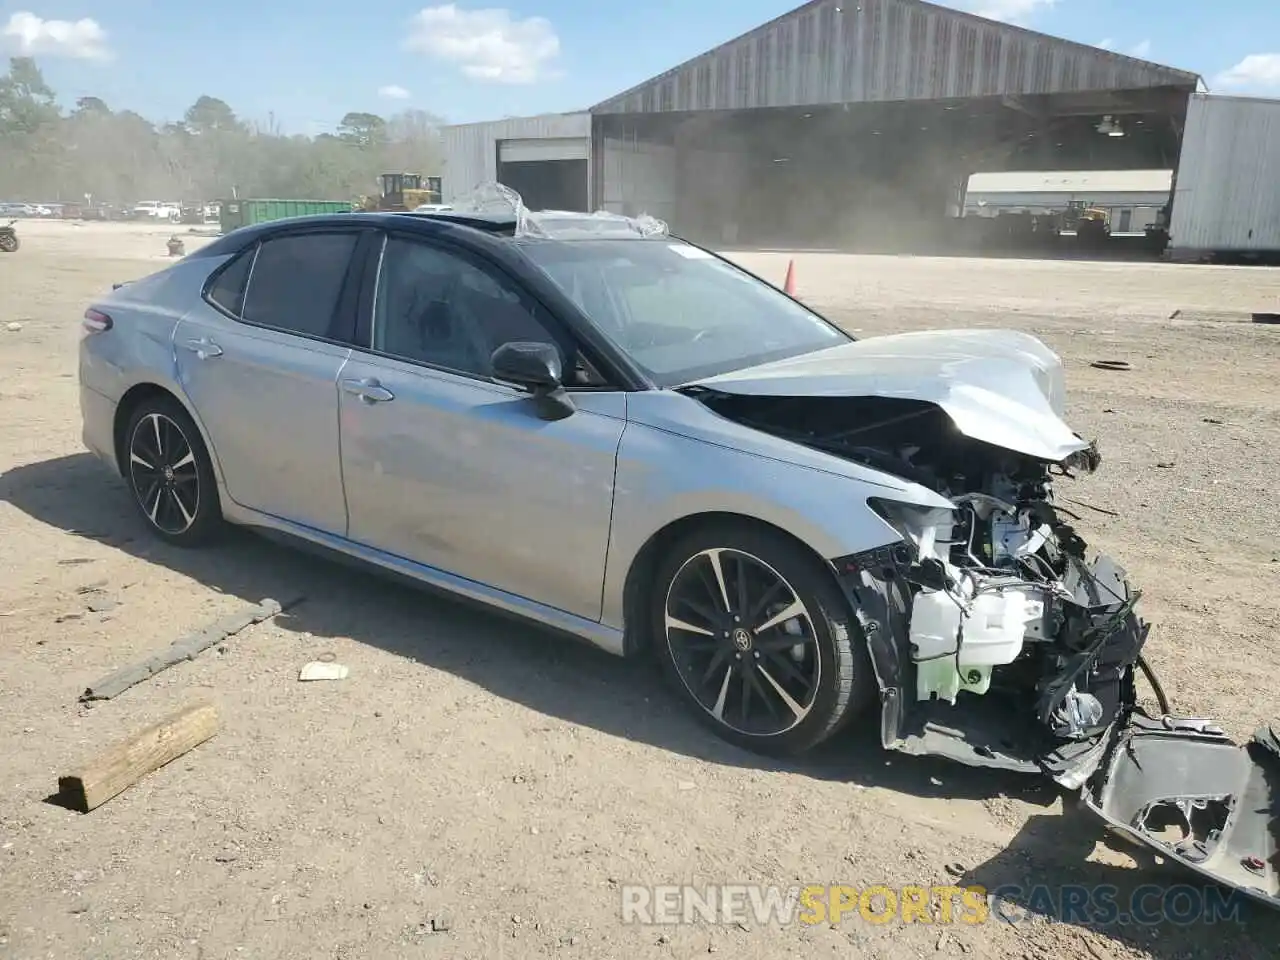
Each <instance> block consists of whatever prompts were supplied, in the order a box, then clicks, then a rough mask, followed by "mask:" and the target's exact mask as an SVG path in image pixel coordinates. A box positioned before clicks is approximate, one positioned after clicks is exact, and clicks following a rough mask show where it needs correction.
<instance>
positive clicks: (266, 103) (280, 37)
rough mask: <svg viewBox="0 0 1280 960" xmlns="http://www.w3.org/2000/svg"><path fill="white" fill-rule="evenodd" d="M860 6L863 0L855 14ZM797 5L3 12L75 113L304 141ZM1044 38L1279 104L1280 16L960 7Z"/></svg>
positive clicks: (1190, 3) (534, 3) (696, 2)
mask: <svg viewBox="0 0 1280 960" xmlns="http://www.w3.org/2000/svg"><path fill="white" fill-rule="evenodd" d="M848 2H849V3H856V2H857V0H848ZM796 5H797V2H796V0H734V2H733V3H728V2H724V0H719V2H708V0H680V2H677V0H648V2H645V3H638V2H636V0H614V2H606V3H599V2H594V3H593V2H587V0H489V2H478V3H471V2H458V3H454V4H445V5H436V6H432V5H430V4H426V5H424V3H423V0H417V2H413V0H407V2H405V0H373V2H370V3H365V4H348V3H339V2H337V0H332V2H325V0H319V2H317V0H265V2H264V0H218V2H215V3H193V4H190V5H187V4H184V3H182V2H181V0H178V2H176V3H166V2H163V0H0V51H3V52H4V53H7V54H14V53H23V52H26V53H31V54H33V55H35V56H36V58H37V60H38V62H39V63H40V65H41V67H42V69H43V70H44V71H45V75H46V77H47V78H48V80H49V82H50V84H51V85H52V86H53V87H54V88H55V89H56V90H57V91H58V93H59V95H60V98H61V99H62V100H63V101H64V102H66V103H68V104H70V103H72V102H74V100H75V98H76V97H79V96H83V95H86V94H92V95H95V96H99V97H102V98H103V99H104V100H106V101H107V103H108V104H109V105H110V106H112V107H113V108H116V109H126V108H127V109H132V110H136V111H138V112H139V113H141V114H143V115H144V116H147V117H148V118H150V119H153V120H157V121H159V120H167V119H176V118H178V117H180V116H181V115H182V113H183V111H184V110H185V109H186V107H187V106H188V105H190V104H191V102H192V101H194V100H195V99H196V97H198V96H200V95H201V94H209V95H211V96H216V97H220V98H222V99H223V100H226V101H227V102H228V103H230V104H231V106H232V107H233V108H234V109H235V110H236V111H237V112H238V113H239V114H241V115H242V116H245V117H248V118H251V119H255V120H259V121H265V120H267V119H268V118H269V117H274V119H275V121H276V122H277V123H279V124H280V125H281V127H282V128H283V129H284V130H286V131H288V132H300V133H316V132H320V131H323V130H331V129H333V127H334V125H336V123H337V121H338V120H339V118H341V116H342V115H343V114H344V113H345V112H347V111H348V110H369V111H373V112H378V113H383V114H387V113H393V112H396V111H397V110H400V109H404V108H418V109H424V110H429V111H431V112H433V113H437V114H440V115H442V116H444V117H445V118H446V119H447V120H449V121H452V122H468V121H473V120H487V119H493V118H497V117H501V116H509V115H515V116H519V115H524V114H531V113H541V112H547V111H559V110H575V109H579V108H583V107H588V106H590V105H591V104H593V103H596V102H599V101H600V100H603V99H605V98H607V97H609V96H611V95H612V94H614V93H617V92H620V91H621V90H623V89H625V88H627V87H629V86H632V85H633V84H636V83H638V82H640V81H642V80H645V79H647V78H649V77H651V76H653V75H654V74H657V73H660V72H662V71H663V70H666V69H668V68H670V67H672V66H675V65H676V64H677V63H679V62H681V61H682V60H686V59H688V58H689V57H692V56H696V55H697V54H699V53H701V52H703V51H705V50H707V49H709V48H710V47H712V46H715V45H716V44H718V43H722V42H724V41H725V40H728V39H731V38H732V37H734V36H737V35H738V34H741V33H744V32H746V31H747V30H750V29H751V28H753V27H755V26H758V25H759V24H761V23H764V22H765V21H766V20H769V19H771V18H773V17H776V16H778V15H780V14H782V13H785V12H786V11H788V10H790V9H792V8H794V7H795V6H796ZM944 5H945V6H955V7H960V8H965V9H969V10H971V11H975V12H978V13H982V14H984V15H990V16H994V17H996V18H998V19H1005V20H1009V21H1011V22H1016V23H1020V24H1022V25H1024V26H1028V27H1031V28H1033V29H1036V30H1040V31H1043V32H1045V33H1050V34H1054V35H1056V36H1061V37H1067V38H1069V39H1072V40H1077V41H1081V42H1084V43H1090V44H1102V45H1106V46H1109V47H1110V48H1111V49H1114V50H1116V51H1118V52H1121V53H1133V54H1135V55H1137V56H1141V57H1144V58H1146V59H1150V60H1154V61H1157V62H1159V63H1164V64H1169V65H1171V66H1177V67H1183V68H1186V69H1190V70H1194V71H1197V72H1199V73H1201V74H1202V75H1204V76H1205V78H1206V80H1207V82H1208V83H1209V85H1210V87H1211V88H1212V89H1214V90H1216V91H1220V92H1228V91H1229V92H1240V93H1250V94H1260V95H1273V96H1277V97H1280V2H1277V0H1226V2H1220V3H1216V4H1208V3H1203V2H1200V0H949V2H946V3H944Z"/></svg>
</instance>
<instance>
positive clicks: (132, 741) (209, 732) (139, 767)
mask: <svg viewBox="0 0 1280 960" xmlns="http://www.w3.org/2000/svg"><path fill="white" fill-rule="evenodd" d="M217 732H218V711H217V708H216V707H214V705H213V704H211V703H196V704H192V705H190V706H187V707H185V708H183V709H182V710H179V711H178V712H177V713H174V714H172V715H170V716H168V717H166V718H165V719H163V720H161V721H160V722H159V723H156V724H153V725H152V726H150V727H148V728H147V729H145V730H143V731H141V732H140V733H136V734H134V735H133V736H132V737H130V738H129V739H127V740H125V741H123V742H121V743H118V744H116V745H115V746H113V747H112V748H111V749H110V750H108V751H107V752H106V753H104V754H102V755H101V756H100V757H98V758H97V759H96V760H93V761H91V762H89V763H88V764H86V765H85V766H83V767H82V768H80V770H78V771H76V772H75V773H72V774H69V775H68V776H65V777H59V778H58V793H59V802H60V803H61V804H63V805H64V806H67V807H70V808H71V809H72V810H78V811H80V812H81V813H88V812H89V811H90V810H93V809H94V808H95V807H100V806H102V804H104V803H106V802H107V801H108V800H110V799H111V798H112V797H114V796H117V795H119V794H120V793H123V792H124V791H125V790H127V789H128V788H129V787H131V786H133V785H134V784H135V783H137V782H138V781H139V780H141V779H142V778H143V777H145V776H146V775H147V774H149V773H152V772H154V771H156V770H159V769H160V768H161V767H163V766H164V765H165V764H166V763H169V762H170V761H172V760H176V759H177V758H178V757H180V756H182V755H183V754H184V753H186V752H187V751H189V750H191V749H192V748H194V747H197V746H199V745H200V744H202V743H204V742H205V741H206V740H208V739H209V738H210V737H212V736H213V735H214V734H215V733H217Z"/></svg>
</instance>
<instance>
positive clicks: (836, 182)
mask: <svg viewBox="0 0 1280 960" xmlns="http://www.w3.org/2000/svg"><path fill="white" fill-rule="evenodd" d="M1198 82H1199V77H1198V76H1197V75H1196V74H1194V73H1189V72H1186V71H1182V70H1177V69H1174V68H1171V67H1165V66H1161V65H1159V64H1155V63H1148V62H1146V61H1142V60H1137V59H1134V58H1131V57H1125V56H1121V55H1119V54H1115V53H1111V52H1109V51H1105V50H1101V49H1097V48H1094V47H1090V46H1086V45H1082V44H1077V43H1071V42H1068V41H1065V40H1059V39H1056V38H1054V37H1049V36H1045V35H1043V34H1038V33H1034V32H1032V31H1029V30H1024V29H1021V28H1018V27H1013V26H1009V25H1007V24H1003V23H996V22H993V21H989V20H985V19H982V18H980V17H976V16H972V15H969V14H965V13H961V12H958V11H955V10H951V9H948V8H943V7H938V6H935V5H933V4H930V3H925V2H922V0H860V2H858V3H856V4H854V3H843V2H841V0H813V2H810V3H807V4H805V5H804V6H802V7H800V8H798V9H797V10H794V11H792V12H791V13H788V14H786V15H784V16H782V17H779V18H778V19H776V20H774V21H772V22H770V23H768V24H765V25H764V26H762V27H760V28H758V29H756V30H754V31H752V32H750V33H747V34H745V35H743V36H741V37H739V38H737V39H735V40H731V41H729V42H728V43H725V44H723V45H721V46H719V47H717V48H716V49H714V50H711V51H710V52H708V53H705V54H703V55H701V56H699V57H697V58H695V59H693V60H690V61H688V62H687V63H684V64H681V65H679V66H677V67H675V68H674V69H672V70H670V71H668V72H667V73H664V74H662V75H660V76H658V77H655V78H653V79H651V80H648V81H646V82H644V83H641V84H640V85H638V86H636V87H633V88H632V89H630V90H627V91H625V92H623V93H620V94H618V95H617V96H615V97H612V98H610V99H609V100H606V101H604V102H603V103H600V104H597V105H596V106H594V107H592V108H591V109H590V110H588V111H584V112H581V113H572V114H554V115H547V116H541V117H529V118H520V119H506V120H500V121H496V122H494V123H482V124H468V125H463V126H454V127H448V128H446V129H445V131H444V138H445V164H446V165H445V168H444V170H443V171H442V173H443V177H444V188H445V199H446V201H448V200H450V199H455V198H456V197H458V196H459V195H461V194H463V193H466V192H467V191H469V190H470V189H471V188H472V187H474V186H475V185H476V184H478V183H480V182H483V181H486V180H492V179H498V180H500V181H501V182H503V183H506V184H508V185H509V186H511V187H513V188H515V189H516V190H518V191H519V192H520V193H521V195H522V196H524V198H525V200H526V202H527V203H528V204H529V206H530V207H532V208H534V209H547V208H560V209H576V210H593V209H601V208H603V209H607V210H612V211H616V212H620V213H632V214H634V213H642V212H643V213H650V214H652V215H654V216H657V217H661V218H662V219H664V220H667V221H668V222H669V223H671V225H672V227H673V229H674V230H676V231H677V232H679V233H681V234H682V235H684V236H687V237H689V238H690V239H694V240H698V241H701V242H704V243H708V244H718V245H721V246H725V245H735V244H736V245H742V246H774V245H776V246H789V247H804V246H809V247H817V246H823V247H840V248H846V249H856V248H879V249H885V248H900V249H910V248H913V247H916V246H919V245H921V244H922V242H927V241H928V239H929V238H931V237H932V236H934V235H935V234H936V233H937V231H938V229H939V227H940V226H941V225H942V223H943V221H945V220H946V219H947V218H948V217H955V216H958V215H960V214H961V213H962V212H963V210H964V203H965V188H966V184H967V182H968V180H969V177H970V175H971V174H973V173H975V172H978V171H1006V172H1007V171H1043V170H1073V171H1143V170H1146V171H1151V170H1157V171H1158V170H1174V171H1176V170H1177V168H1178V163H1179V157H1180V152H1181V150H1182V143H1183V128H1184V125H1185V124H1186V123H1187V116H1188V104H1189V103H1191V102H1193V100H1195V98H1196V95H1195V91H1196V88H1197V85H1198ZM1202 153H1203V150H1202ZM1175 180H1176V174H1175ZM1143 192H1146V191H1143ZM1152 192H1154V191H1152ZM1165 192H1166V195H1167V192H1168V191H1167V189H1166V191H1165ZM1136 205H1137V204H1135V206H1136ZM1174 217H1175V221H1176V217H1177V211H1176V205H1175V211H1174Z"/></svg>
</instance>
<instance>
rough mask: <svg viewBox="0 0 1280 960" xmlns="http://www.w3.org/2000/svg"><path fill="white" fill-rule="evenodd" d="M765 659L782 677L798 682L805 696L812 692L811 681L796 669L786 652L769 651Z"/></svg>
mask: <svg viewBox="0 0 1280 960" xmlns="http://www.w3.org/2000/svg"><path fill="white" fill-rule="evenodd" d="M765 659H766V661H767V662H768V665H769V666H770V667H771V668H777V670H778V671H780V672H781V673H782V675H783V677H784V678H786V679H787V680H791V681H792V682H793V683H798V684H799V685H800V686H801V687H802V688H803V690H804V694H805V696H808V695H809V694H810V693H811V692H812V682H811V681H810V679H809V678H808V677H806V676H805V675H804V674H803V673H801V672H800V671H799V670H798V669H796V665H795V663H794V662H793V661H792V660H791V657H790V656H788V655H787V654H780V653H771V654H767V655H766V657H765Z"/></svg>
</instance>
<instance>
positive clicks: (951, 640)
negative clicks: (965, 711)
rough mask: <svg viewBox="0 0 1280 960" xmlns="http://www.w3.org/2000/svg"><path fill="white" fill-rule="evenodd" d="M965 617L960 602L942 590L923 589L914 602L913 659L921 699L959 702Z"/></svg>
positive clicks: (917, 694) (912, 616) (917, 695)
mask: <svg viewBox="0 0 1280 960" xmlns="http://www.w3.org/2000/svg"><path fill="white" fill-rule="evenodd" d="M962 616H963V614H962V611H961V609H960V604H959V603H958V602H957V601H956V600H955V599H953V598H952V597H950V596H948V595H947V594H946V593H944V592H943V591H941V590H921V591H920V592H919V593H917V594H916V596H915V599H914V600H913V601H912V604H911V659H912V660H914V661H915V663H916V698H917V699H918V700H929V699H931V698H932V697H935V696H936V697H940V698H941V699H943V700H950V701H951V702H952V703H955V699H956V694H957V693H958V692H959V691H960V673H959V671H958V670H957V666H956V654H957V653H959V651H960V621H961V617H962Z"/></svg>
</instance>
